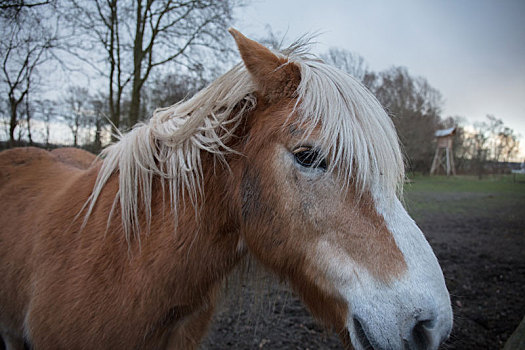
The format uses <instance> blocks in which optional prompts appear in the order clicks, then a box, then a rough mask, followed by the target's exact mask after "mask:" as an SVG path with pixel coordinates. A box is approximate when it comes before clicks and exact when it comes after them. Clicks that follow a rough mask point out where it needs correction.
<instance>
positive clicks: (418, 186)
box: [405, 175, 525, 221]
mask: <svg viewBox="0 0 525 350" xmlns="http://www.w3.org/2000/svg"><path fill="white" fill-rule="evenodd" d="M410 180H411V182H410V183H407V184H406V185H405V204H406V207H407V209H408V211H409V212H410V214H411V215H412V216H413V217H414V219H415V220H416V221H418V220H425V219H427V218H428V216H429V215H447V214H453V215H455V216H457V215H468V216H479V215H481V216H485V215H493V214H494V213H495V212H497V211H498V210H499V209H500V208H501V207H509V206H510V207H516V211H515V214H516V215H518V213H520V212H521V214H523V210H525V177H524V178H523V179H521V178H517V179H516V180H517V181H516V182H514V179H513V176H512V175H498V176H490V177H484V178H483V179H482V180H479V179H478V178H477V177H476V176H451V177H447V176H415V177H412V178H411V179H410ZM520 206H521V207H522V208H524V209H522V210H520V208H519V207H520ZM505 212H507V214H510V215H513V213H512V212H513V210H510V211H508V210H505Z"/></svg>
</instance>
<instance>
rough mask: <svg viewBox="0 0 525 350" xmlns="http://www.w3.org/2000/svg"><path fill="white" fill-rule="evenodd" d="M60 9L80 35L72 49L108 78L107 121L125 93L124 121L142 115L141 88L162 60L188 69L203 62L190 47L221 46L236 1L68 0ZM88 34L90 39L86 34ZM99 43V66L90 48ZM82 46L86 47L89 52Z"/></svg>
mask: <svg viewBox="0 0 525 350" xmlns="http://www.w3.org/2000/svg"><path fill="white" fill-rule="evenodd" d="M68 3H69V4H70V5H71V6H69V7H68V8H67V10H66V11H65V12H66V13H65V14H66V16H67V18H68V20H70V22H71V23H72V24H73V25H74V28H72V30H78V29H81V30H82V32H83V33H84V34H86V36H85V37H83V38H82V39H81V40H79V41H78V42H77V43H76V44H77V45H76V49H75V50H73V51H74V52H75V53H76V55H77V57H83V59H84V60H86V61H88V62H90V63H91V64H92V66H93V68H95V69H97V70H98V71H99V72H100V73H101V74H103V75H104V76H105V77H106V78H107V79H108V80H107V81H108V99H109V111H110V118H111V121H112V122H113V124H114V125H115V126H117V127H118V126H120V125H121V122H122V120H121V114H122V109H123V101H124V94H125V93H126V94H128V93H129V110H128V113H127V114H128V119H129V120H128V123H129V125H130V126H131V125H133V124H135V123H136V122H137V121H138V120H139V118H140V117H141V115H140V111H141V108H140V107H141V93H142V89H143V87H144V85H145V83H146V82H147V80H148V79H149V77H150V75H151V72H152V71H153V70H155V68H157V67H160V66H163V65H165V64H167V63H171V64H175V65H178V66H179V67H183V68H182V69H187V70H191V69H193V68H194V67H195V66H197V67H199V66H200V65H202V63H201V62H199V61H198V60H193V59H192V58H191V57H192V56H193V55H192V54H190V50H193V51H194V50H204V49H206V50H211V51H222V50H223V49H224V42H228V41H226V40H223V39H224V38H225V36H226V34H227V32H226V27H227V26H228V25H229V24H230V22H231V18H232V11H233V8H234V7H235V6H237V5H238V4H239V3H238V2H237V1H236V0H225V1H212V0H186V1H182V0H136V1H131V0H128V1H117V0H95V1H90V2H86V1H79V0H70V1H69V2H68ZM90 38H91V39H90ZM97 48H102V49H103V55H102V56H101V57H99V59H102V61H103V62H104V63H105V65H104V67H103V68H102V69H100V67H99V65H98V63H99V62H95V61H94V58H93V49H97ZM86 51H91V54H90V55H89V56H86V55H85V52H86Z"/></svg>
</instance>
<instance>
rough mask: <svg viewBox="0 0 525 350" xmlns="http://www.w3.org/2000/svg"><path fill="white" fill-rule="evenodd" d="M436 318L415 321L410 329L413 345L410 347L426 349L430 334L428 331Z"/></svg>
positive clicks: (432, 326)
mask: <svg viewBox="0 0 525 350" xmlns="http://www.w3.org/2000/svg"><path fill="white" fill-rule="evenodd" d="M435 324H436V320H434V319H432V320H423V321H419V322H418V323H416V325H415V326H414V328H413V329H412V342H413V345H414V346H413V347H411V349H417V350H419V349H427V348H428V346H429V344H430V342H431V336H430V332H431V331H432V329H433V328H434V326H435Z"/></svg>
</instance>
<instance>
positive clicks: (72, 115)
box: [62, 86, 92, 147]
mask: <svg viewBox="0 0 525 350" xmlns="http://www.w3.org/2000/svg"><path fill="white" fill-rule="evenodd" d="M90 100H91V96H90V95H89V91H88V89H86V88H84V87H79V86H72V87H70V88H69V89H68V90H67V93H66V96H65V98H64V103H65V106H66V110H65V111H64V114H63V116H62V118H63V120H64V122H65V123H66V125H67V126H68V127H69V129H70V130H71V135H72V137H73V146H75V147H77V146H78V145H79V133H80V129H81V128H82V127H83V126H85V125H86V124H88V123H89V120H88V118H89V116H90V114H92V113H91V111H90V110H89V109H88V108H87V105H88V103H89V102H90Z"/></svg>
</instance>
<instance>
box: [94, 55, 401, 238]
mask: <svg viewBox="0 0 525 350" xmlns="http://www.w3.org/2000/svg"><path fill="white" fill-rule="evenodd" d="M290 51H291V52H290ZM288 52H289V53H288ZM288 52H287V53H288V54H287V55H286V57H287V58H288V60H289V62H293V63H295V64H297V65H298V66H299V67H300V71H301V82H300V84H299V87H298V90H297V93H296V95H297V104H296V108H295V110H294V112H296V114H297V115H298V116H299V123H300V124H302V125H304V126H306V128H307V132H306V134H308V133H309V132H311V131H312V130H313V128H315V127H316V126H320V128H321V129H320V130H321V135H320V140H319V142H320V146H321V149H322V151H323V152H324V153H325V156H327V157H328V159H329V164H330V166H329V169H328V170H329V171H333V170H334V169H338V174H340V176H341V177H342V178H343V180H344V182H345V183H346V184H347V185H349V184H350V182H351V181H352V179H355V180H354V181H355V183H356V186H358V187H357V188H358V189H359V191H361V192H362V191H365V190H366V189H367V188H369V186H371V184H378V185H379V186H381V188H382V189H383V190H384V191H385V193H386V195H391V196H395V195H396V190H398V189H400V187H401V184H402V180H403V178H404V165H403V159H402V155H401V151H400V148H399V142H398V138H397V134H396V132H395V129H394V126H393V123H392V121H391V120H390V118H389V117H388V116H387V114H386V113H385V111H384V110H383V108H382V107H381V105H380V104H379V102H378V101H377V100H376V99H375V97H374V96H373V95H372V94H371V93H370V92H368V90H366V89H365V88H364V87H363V86H362V85H361V84H360V83H359V82H357V81H356V80H355V79H354V78H352V77H351V76H349V75H348V74H346V73H344V72H342V71H340V70H338V69H336V68H334V67H331V66H328V65H326V64H324V63H323V62H321V61H319V60H317V59H315V58H313V57H312V56H310V55H306V54H303V53H301V48H300V47H299V48H297V47H296V48H295V49H294V50H289V51H288ZM279 55H281V56H283V57H284V55H282V54H279ZM255 90H256V86H255V83H254V82H253V80H252V78H251V76H250V74H249V72H248V71H247V70H246V69H245V67H244V65H242V64H238V65H236V66H235V67H234V68H233V69H231V70H230V71H229V72H227V73H226V74H224V75H223V76H221V77H220V78H218V79H217V80H215V81H214V82H213V83H211V84H210V85H209V86H208V87H206V88H205V89H203V90H201V91H200V92H199V93H197V94H196V95H195V96H194V97H193V98H191V99H189V100H188V101H182V102H179V103H177V104H175V105H173V106H171V107H168V108H163V109H158V110H156V111H155V112H154V114H153V116H152V118H151V119H150V120H149V122H147V123H141V124H138V125H137V126H136V127H134V128H133V130H132V131H131V132H129V133H127V134H125V135H122V136H121V137H120V140H119V141H118V142H117V143H115V144H113V145H111V146H109V147H108V148H106V149H105V150H104V151H103V152H102V153H101V155H100V156H101V157H102V158H103V163H102V166H101V169H100V171H99V173H98V177H97V180H96V182H95V185H94V188H93V192H92V194H91V196H90V198H89V199H88V202H87V203H86V206H87V213H86V216H85V220H84V224H85V223H86V222H87V220H88V218H89V215H90V214H91V212H92V210H93V207H94V205H95V203H96V201H97V198H98V197H99V195H100V193H101V191H102V189H103V188H104V186H105V184H106V183H107V181H108V180H109V178H110V176H111V175H112V174H114V173H118V176H119V190H118V192H117V195H116V197H115V201H114V203H113V208H112V210H111V213H110V215H109V218H108V225H109V220H110V219H111V216H112V214H113V211H114V209H115V207H116V204H117V203H119V204H120V209H121V216H122V225H123V229H124V232H125V234H126V239H127V240H128V242H129V240H130V234H134V235H135V237H136V238H137V239H139V240H140V228H139V222H138V217H139V213H138V210H139V209H138V208H139V197H140V198H141V201H142V205H141V207H143V208H144V211H145V217H146V221H147V224H148V225H149V222H150V220H151V198H152V179H153V177H154V176H158V177H160V178H161V179H163V180H165V181H163V183H164V182H167V183H168V188H169V195H170V202H171V207H172V211H173V215H174V216H175V218H174V219H175V222H176V221H177V205H178V203H179V202H180V199H179V197H180V196H181V194H182V195H184V193H188V194H189V196H190V198H189V199H190V201H191V203H192V204H193V206H194V207H195V208H197V203H198V200H199V197H200V196H202V195H203V189H202V177H203V169H202V163H201V152H202V151H206V152H210V153H212V154H214V155H215V156H216V157H217V159H218V160H219V161H222V162H226V161H225V155H226V154H228V153H231V152H234V151H233V150H231V149H229V148H228V146H226V144H227V142H228V140H229V139H230V138H231V137H233V136H234V133H235V130H236V128H237V126H238V125H239V123H240V122H241V121H242V120H243V117H244V116H245V115H246V113H247V112H248V111H250V110H253V109H254V108H255V107H256V105H257V101H256V98H255V94H254V92H255ZM284 122H285V121H283V124H284Z"/></svg>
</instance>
